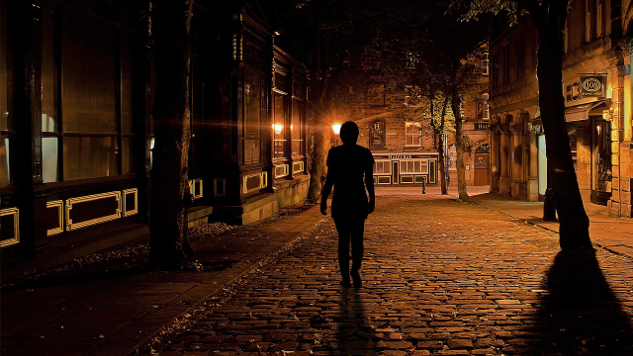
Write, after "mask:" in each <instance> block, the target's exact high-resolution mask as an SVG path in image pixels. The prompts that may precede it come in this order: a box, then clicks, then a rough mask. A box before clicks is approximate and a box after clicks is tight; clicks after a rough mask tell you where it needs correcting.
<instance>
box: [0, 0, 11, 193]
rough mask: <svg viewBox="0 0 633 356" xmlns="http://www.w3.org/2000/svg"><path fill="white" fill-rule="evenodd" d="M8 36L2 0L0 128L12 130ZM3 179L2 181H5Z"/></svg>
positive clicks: (0, 30) (0, 3)
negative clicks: (9, 102) (9, 99)
mask: <svg viewBox="0 0 633 356" xmlns="http://www.w3.org/2000/svg"><path fill="white" fill-rule="evenodd" d="M7 38H8V36H7V1H2V2H0V130H11V128H12V125H11V123H9V106H8V95H9V92H8V88H9V78H8V67H7V54H8V51H7ZM0 174H1V173H0ZM1 179H2V178H0V183H2V182H4V181H3V180H1ZM2 186H4V184H2Z"/></svg>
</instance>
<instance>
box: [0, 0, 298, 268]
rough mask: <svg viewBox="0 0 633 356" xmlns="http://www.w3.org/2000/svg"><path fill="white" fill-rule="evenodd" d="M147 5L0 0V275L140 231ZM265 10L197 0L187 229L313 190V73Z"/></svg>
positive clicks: (146, 123) (146, 148)
mask: <svg viewBox="0 0 633 356" xmlns="http://www.w3.org/2000/svg"><path fill="white" fill-rule="evenodd" d="M144 6H149V3H147V2H130V1H120V0H95V1H89V2H81V1H80V2H77V1H66V0H51V1H6V0H1V1H0V112H2V115H0V198H1V199H0V204H1V206H0V224H1V226H2V229H1V236H0V237H1V238H0V252H1V254H2V258H1V260H2V273H3V276H5V275H6V274H7V273H11V272H12V271H17V270H19V269H20V268H26V269H35V268H38V266H39V267H41V266H40V264H41V263H46V262H44V261H48V262H47V263H51V261H54V262H60V261H64V260H69V259H73V258H76V257H79V256H81V255H84V254H87V253H91V252H95V251H97V250H101V249H104V248H108V247H111V246H114V245H117V244H121V243H124V242H128V241H130V240H134V239H137V238H141V237H143V236H146V235H147V234H148V221H149V219H151V216H150V205H151V197H150V194H149V192H150V189H149V188H150V187H151V177H150V171H151V169H152V160H153V155H154V151H153V146H154V129H153V118H152V113H151V108H152V104H153V100H154V99H153V97H154V89H155V79H154V78H155V66H154V65H153V53H152V48H151V41H149V39H148V37H147V26H148V23H147V22H146V18H147V17H146V16H145V19H144V15H147V14H149V11H150V10H149V8H146V7H144ZM263 11H266V9H263V8H262V7H260V6H259V5H258V4H257V3H256V4H255V5H253V2H250V1H234V2H230V3H221V2H215V1H197V2H196V6H195V7H194V13H193V18H192V23H191V37H192V57H191V73H190V78H191V80H190V98H191V101H190V103H191V108H190V110H191V146H190V157H189V171H188V173H189V179H190V190H191V194H192V196H193V198H194V201H193V203H192V206H191V208H190V210H189V223H190V225H195V224H200V223H204V222H206V221H212V220H217V221H226V222H230V223H236V224H248V223H251V222H254V221H257V220H260V219H264V218H267V217H270V216H272V215H273V214H274V213H275V212H276V211H278V210H279V209H280V208H281V207H283V206H286V205H290V204H295V203H299V202H302V201H304V200H305V198H306V196H307V191H308V186H309V174H308V167H307V162H309V157H308V150H307V141H308V140H307V123H306V108H307V74H306V70H305V68H304V66H303V65H302V64H301V63H299V62H297V61H296V60H295V59H293V57H292V56H290V55H289V54H288V53H286V52H284V50H283V49H282V48H280V47H278V46H276V45H275V42H274V37H275V31H274V30H273V24H271V23H268V22H267V21H266V20H265V19H266V18H271V16H267V15H266V14H265V13H263ZM271 103H272V105H271ZM53 256H55V258H58V259H57V260H56V259H53Z"/></svg>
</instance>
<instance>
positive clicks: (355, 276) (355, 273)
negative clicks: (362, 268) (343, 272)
mask: <svg viewBox="0 0 633 356" xmlns="http://www.w3.org/2000/svg"><path fill="white" fill-rule="evenodd" d="M350 275H351V276H352V280H353V281H354V288H360V287H362V286H363V282H362V281H361V280H360V275H359V274H358V271H351V272H350Z"/></svg>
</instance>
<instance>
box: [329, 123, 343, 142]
mask: <svg viewBox="0 0 633 356" xmlns="http://www.w3.org/2000/svg"><path fill="white" fill-rule="evenodd" d="M331 127H332V132H334V137H333V138H334V139H333V140H332V139H330V145H331V146H332V147H334V146H336V145H338V138H339V134H340V133H341V124H340V123H339V122H335V123H333V124H332V126H331Z"/></svg>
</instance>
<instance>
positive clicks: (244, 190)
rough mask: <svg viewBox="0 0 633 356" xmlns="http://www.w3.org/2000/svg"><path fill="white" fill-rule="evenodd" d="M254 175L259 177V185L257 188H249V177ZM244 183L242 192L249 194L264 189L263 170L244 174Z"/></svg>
mask: <svg viewBox="0 0 633 356" xmlns="http://www.w3.org/2000/svg"><path fill="white" fill-rule="evenodd" d="M253 177H259V185H258V186H257V187H255V188H252V189H247V188H246V182H247V181H248V179H249V178H253ZM242 184H243V188H242V192H244V194H248V193H250V192H253V191H256V190H260V189H262V172H259V173H255V174H249V175H247V176H244V178H243V179H242Z"/></svg>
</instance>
